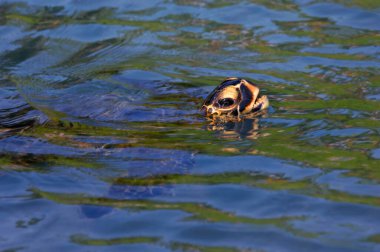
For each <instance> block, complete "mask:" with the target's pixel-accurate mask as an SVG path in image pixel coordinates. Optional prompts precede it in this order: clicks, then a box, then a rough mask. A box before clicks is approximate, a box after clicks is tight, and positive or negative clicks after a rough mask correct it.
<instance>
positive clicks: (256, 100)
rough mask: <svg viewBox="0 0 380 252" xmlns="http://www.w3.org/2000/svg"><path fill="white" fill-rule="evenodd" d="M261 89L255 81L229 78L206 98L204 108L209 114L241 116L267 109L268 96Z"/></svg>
mask: <svg viewBox="0 0 380 252" xmlns="http://www.w3.org/2000/svg"><path fill="white" fill-rule="evenodd" d="M259 92H260V89H259V88H258V87H257V86H256V85H254V84H253V83H251V82H249V81H247V80H244V79H240V78H235V77H232V78H227V79H226V80H224V81H223V82H222V83H221V84H220V85H219V86H217V87H216V88H215V89H214V90H213V91H212V92H211V93H210V94H209V95H208V96H207V97H206V99H205V101H204V102H203V104H202V108H201V109H202V110H203V111H204V113H205V114H206V115H207V116H215V115H216V116H220V115H232V116H239V115H242V114H247V113H250V112H256V111H259V110H263V109H266V108H267V107H268V105H269V102H268V99H267V97H266V96H260V94H259Z"/></svg>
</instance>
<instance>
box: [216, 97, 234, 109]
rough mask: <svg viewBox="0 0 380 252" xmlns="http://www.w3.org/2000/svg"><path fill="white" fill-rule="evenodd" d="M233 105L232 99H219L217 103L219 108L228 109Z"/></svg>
mask: <svg viewBox="0 0 380 252" xmlns="http://www.w3.org/2000/svg"><path fill="white" fill-rule="evenodd" d="M234 103H235V101H234V99H232V98H224V99H220V100H219V101H218V104H219V106H220V107H222V108H225V107H229V106H231V105H232V104H234Z"/></svg>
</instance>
